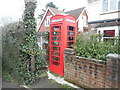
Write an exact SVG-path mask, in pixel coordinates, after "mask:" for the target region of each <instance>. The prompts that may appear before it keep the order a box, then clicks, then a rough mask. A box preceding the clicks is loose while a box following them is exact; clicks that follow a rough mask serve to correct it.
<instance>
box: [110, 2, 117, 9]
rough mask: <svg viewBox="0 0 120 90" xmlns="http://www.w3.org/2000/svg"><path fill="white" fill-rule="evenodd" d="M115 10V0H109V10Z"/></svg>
mask: <svg viewBox="0 0 120 90" xmlns="http://www.w3.org/2000/svg"><path fill="white" fill-rule="evenodd" d="M111 10H116V0H110V11H111Z"/></svg>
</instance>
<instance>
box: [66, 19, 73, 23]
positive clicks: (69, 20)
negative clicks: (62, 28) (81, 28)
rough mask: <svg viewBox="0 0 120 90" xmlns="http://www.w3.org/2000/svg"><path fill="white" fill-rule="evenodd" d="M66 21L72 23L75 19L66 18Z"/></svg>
mask: <svg viewBox="0 0 120 90" xmlns="http://www.w3.org/2000/svg"><path fill="white" fill-rule="evenodd" d="M66 21H68V22H71V23H75V21H74V20H71V19H66Z"/></svg>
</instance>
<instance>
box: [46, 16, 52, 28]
mask: <svg viewBox="0 0 120 90" xmlns="http://www.w3.org/2000/svg"><path fill="white" fill-rule="evenodd" d="M51 17H52V15H50V16H47V18H46V21H45V27H48V26H49V25H50V18H51Z"/></svg>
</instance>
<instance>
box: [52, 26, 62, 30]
mask: <svg viewBox="0 0 120 90" xmlns="http://www.w3.org/2000/svg"><path fill="white" fill-rule="evenodd" d="M60 29H61V27H60V26H53V30H54V31H57V30H60Z"/></svg>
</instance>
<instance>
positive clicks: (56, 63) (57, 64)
mask: <svg viewBox="0 0 120 90" xmlns="http://www.w3.org/2000/svg"><path fill="white" fill-rule="evenodd" d="M52 63H53V64H54V65H56V66H59V65H60V63H58V62H55V61H52Z"/></svg>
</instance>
